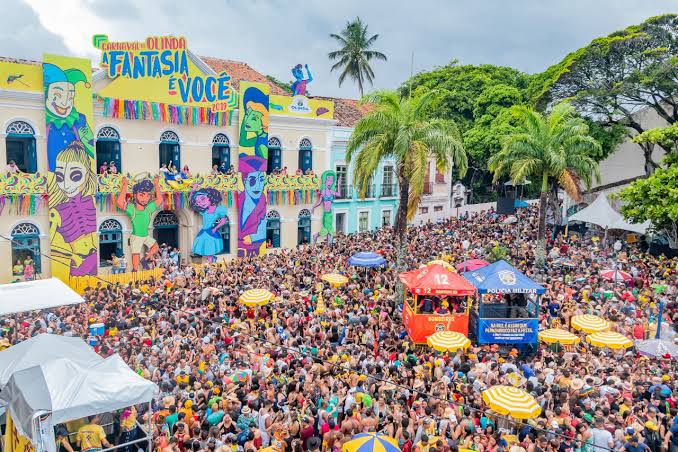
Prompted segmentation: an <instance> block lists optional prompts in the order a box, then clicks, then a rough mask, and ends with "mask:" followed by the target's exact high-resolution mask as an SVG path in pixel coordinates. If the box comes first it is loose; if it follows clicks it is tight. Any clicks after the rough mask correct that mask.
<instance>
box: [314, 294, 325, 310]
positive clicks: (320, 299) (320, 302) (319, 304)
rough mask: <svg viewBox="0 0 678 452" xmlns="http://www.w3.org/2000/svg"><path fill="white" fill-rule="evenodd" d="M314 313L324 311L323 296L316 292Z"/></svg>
mask: <svg viewBox="0 0 678 452" xmlns="http://www.w3.org/2000/svg"><path fill="white" fill-rule="evenodd" d="M315 313H316V314H324V313H325V300H323V296H322V295H320V294H318V301H317V302H316V305H315Z"/></svg>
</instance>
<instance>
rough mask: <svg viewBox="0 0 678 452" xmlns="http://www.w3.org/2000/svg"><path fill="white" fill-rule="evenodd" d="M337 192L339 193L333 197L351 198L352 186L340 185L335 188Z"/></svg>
mask: <svg viewBox="0 0 678 452" xmlns="http://www.w3.org/2000/svg"><path fill="white" fill-rule="evenodd" d="M337 191H338V192H339V195H338V196H337V197H336V198H335V199H351V198H353V187H349V186H348V185H344V186H342V185H340V186H339V189H338V190H337Z"/></svg>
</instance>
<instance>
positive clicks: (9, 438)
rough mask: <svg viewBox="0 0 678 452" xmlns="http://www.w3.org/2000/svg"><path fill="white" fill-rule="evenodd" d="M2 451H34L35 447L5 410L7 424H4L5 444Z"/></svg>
mask: <svg viewBox="0 0 678 452" xmlns="http://www.w3.org/2000/svg"><path fill="white" fill-rule="evenodd" d="M2 450H3V452H34V451H35V447H33V443H32V442H31V440H30V439H28V438H26V437H25V436H24V435H22V434H21V433H20V432H19V431H18V430H17V426H16V424H15V423H14V421H13V420H12V416H11V415H10V414H9V411H7V424H6V425H5V444H4V446H3V449H2Z"/></svg>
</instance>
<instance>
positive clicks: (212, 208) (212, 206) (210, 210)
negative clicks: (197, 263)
mask: <svg viewBox="0 0 678 452" xmlns="http://www.w3.org/2000/svg"><path fill="white" fill-rule="evenodd" d="M221 201H222V197H221V192H219V191H218V190H215V189H214V188H197V189H195V190H194V191H193V192H191V195H190V198H189V206H190V207H191V209H193V211H194V212H196V213H198V214H200V216H201V217H202V228H201V229H200V232H198V235H197V236H196V237H195V239H194V240H193V254H197V255H198V256H204V257H206V258H207V260H208V261H209V262H214V261H215V259H216V255H217V254H221V252H222V251H223V250H224V242H223V239H222V238H221V234H220V233H219V228H221V227H222V226H223V225H224V224H226V222H227V221H228V218H227V216H228V210H227V209H226V207H225V206H223V205H222V204H221Z"/></svg>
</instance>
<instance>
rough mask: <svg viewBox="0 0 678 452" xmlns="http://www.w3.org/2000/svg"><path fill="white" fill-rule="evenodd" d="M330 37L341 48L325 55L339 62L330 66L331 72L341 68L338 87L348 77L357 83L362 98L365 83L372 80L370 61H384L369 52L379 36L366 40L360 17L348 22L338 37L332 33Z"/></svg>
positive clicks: (378, 54) (384, 59)
mask: <svg viewBox="0 0 678 452" xmlns="http://www.w3.org/2000/svg"><path fill="white" fill-rule="evenodd" d="M330 37H332V38H334V39H335V40H337V42H338V43H339V45H340V46H341V48H340V49H339V50H336V51H334V52H330V53H329V54H328V55H327V56H328V57H329V58H330V60H332V61H336V60H339V61H337V62H336V63H335V64H334V66H332V71H334V70H338V69H342V68H343V71H342V72H341V75H339V86H341V84H342V83H344V80H345V79H346V77H350V78H352V79H353V80H354V81H355V82H357V83H358V89H359V90H360V96H361V97H362V95H363V85H364V83H365V81H368V82H370V85H371V84H372V82H373V80H374V71H373V70H372V67H371V66H370V61H372V60H382V61H386V55H384V54H383V53H381V52H377V51H376V50H370V48H371V47H372V45H374V43H375V41H376V40H377V39H378V38H379V35H372V36H371V37H369V38H368V37H367V25H366V24H364V23H363V22H362V21H361V20H360V17H357V18H356V19H355V20H354V21H353V22H348V23H347V24H346V28H344V29H343V30H342V31H341V33H339V34H338V35H337V34H334V33H332V34H330Z"/></svg>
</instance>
